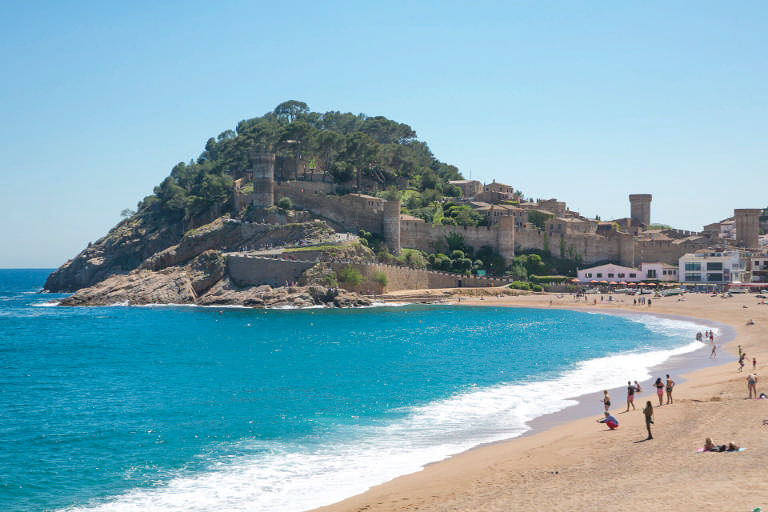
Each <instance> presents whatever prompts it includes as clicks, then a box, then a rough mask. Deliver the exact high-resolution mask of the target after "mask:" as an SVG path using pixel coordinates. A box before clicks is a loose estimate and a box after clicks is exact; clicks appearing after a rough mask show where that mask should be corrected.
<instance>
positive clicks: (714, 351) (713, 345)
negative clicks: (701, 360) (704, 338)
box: [709, 343, 717, 359]
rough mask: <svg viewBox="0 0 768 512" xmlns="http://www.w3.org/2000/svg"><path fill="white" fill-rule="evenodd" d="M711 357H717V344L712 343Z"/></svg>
mask: <svg viewBox="0 0 768 512" xmlns="http://www.w3.org/2000/svg"><path fill="white" fill-rule="evenodd" d="M709 358H710V359H717V345H715V344H714V343H713V344H712V353H711V354H709Z"/></svg>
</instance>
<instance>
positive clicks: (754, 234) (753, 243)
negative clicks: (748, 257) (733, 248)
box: [733, 208, 762, 249]
mask: <svg viewBox="0 0 768 512" xmlns="http://www.w3.org/2000/svg"><path fill="white" fill-rule="evenodd" d="M761 213H762V210H760V209H759V208H739V209H736V210H733V217H734V221H735V223H736V242H737V243H738V244H739V245H740V246H742V247H744V248H746V249H758V248H759V247H760V214H761Z"/></svg>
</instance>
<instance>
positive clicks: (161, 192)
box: [139, 100, 461, 219]
mask: <svg viewBox="0 0 768 512" xmlns="http://www.w3.org/2000/svg"><path fill="white" fill-rule="evenodd" d="M253 151H257V152H265V151H271V152H274V153H276V154H277V155H278V156H284V157H295V156H299V155H301V156H302V157H303V158H305V159H306V160H307V161H313V162H314V163H315V165H316V167H317V168H319V169H322V170H323V171H326V172H328V173H329V175H330V176H331V177H332V178H333V180H334V181H335V182H337V183H344V182H348V181H349V180H351V179H352V178H354V177H356V173H360V176H361V177H363V178H368V179H371V180H375V181H377V182H378V183H379V184H380V185H381V188H382V189H385V188H387V187H389V188H390V192H392V188H393V187H394V186H395V184H396V181H397V180H396V178H398V177H403V178H407V179H408V183H409V187H410V188H412V189H413V191H414V192H416V193H417V194H418V196H417V197H419V200H418V201H416V203H415V204H413V206H415V207H421V206H426V205H428V204H429V203H430V202H433V201H434V200H435V199H436V198H439V197H442V196H443V195H444V193H446V194H447V195H450V191H448V190H447V186H446V184H447V181H448V180H455V179H461V174H460V173H459V170H458V169H457V168H456V167H454V166H452V165H448V164H446V163H443V162H440V161H439V160H437V159H436V158H435V157H434V155H433V154H432V152H431V151H430V149H429V147H428V146H427V144H426V143H425V142H423V141H419V140H418V139H417V138H416V132H415V131H414V130H413V128H411V127H410V126H408V125H407V124H403V123H398V122H396V121H392V120H390V119H387V118H385V117H382V116H376V117H369V116H367V115H365V114H357V115H355V114H351V113H341V112H338V111H330V112H325V113H318V112H312V111H310V110H309V107H308V106H307V104H306V103H303V102H301V101H293V100H292V101H286V102H284V103H281V104H280V105H278V106H277V107H276V108H275V109H274V110H273V111H272V112H269V113H267V114H264V115H263V116H261V117H256V118H253V119H247V120H243V121H240V122H239V123H238V124H237V127H236V128H235V130H226V131H224V132H222V133H220V134H219V135H218V136H217V137H216V138H213V137H212V138H210V139H208V141H207V142H206V144H205V149H204V150H203V152H202V153H201V154H200V156H199V157H198V158H197V160H193V161H190V162H189V163H186V164H185V163H183V162H181V163H179V164H177V165H176V166H175V167H174V168H173V170H172V171H171V175H170V176H169V177H167V178H166V179H165V180H163V182H162V183H161V184H160V185H159V186H158V187H155V190H154V194H153V195H151V196H148V197H146V198H144V200H143V201H141V202H140V203H139V211H140V212H141V211H142V210H145V211H146V210H149V209H152V210H155V211H159V212H160V213H162V214H163V216H164V217H165V218H168V219H181V218H184V217H186V218H192V217H195V216H197V215H200V214H202V213H204V212H205V211H207V210H208V209H210V208H211V206H212V205H222V206H225V205H226V204H227V203H228V201H230V199H231V190H232V172H233V171H240V170H245V169H248V168H250V166H251V163H250V160H249V155H250V154H251V152H253Z"/></svg>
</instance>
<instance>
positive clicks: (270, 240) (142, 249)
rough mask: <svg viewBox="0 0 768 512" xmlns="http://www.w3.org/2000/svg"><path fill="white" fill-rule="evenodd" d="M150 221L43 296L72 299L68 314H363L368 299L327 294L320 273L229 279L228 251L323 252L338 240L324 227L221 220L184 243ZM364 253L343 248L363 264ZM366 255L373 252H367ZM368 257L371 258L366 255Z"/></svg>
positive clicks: (72, 268)
mask: <svg viewBox="0 0 768 512" xmlns="http://www.w3.org/2000/svg"><path fill="white" fill-rule="evenodd" d="M147 224H148V223H147V222H146V219H143V218H138V219H133V220H131V221H126V222H124V223H121V224H120V225H119V226H117V227H116V228H115V229H113V230H112V231H111V232H110V234H109V235H108V236H106V237H104V238H103V239H101V240H99V241H97V242H96V243H95V244H91V245H89V247H88V248H86V249H85V250H84V251H83V252H81V253H80V254H79V255H78V256H77V257H76V258H74V259H73V260H70V261H68V262H67V263H66V264H64V265H62V267H61V268H59V269H58V270H57V271H55V272H54V273H52V274H51V276H50V277H49V278H48V281H47V282H46V286H45V289H46V291H50V292H64V291H73V292H74V293H73V294H72V295H71V296H69V297H67V298H65V299H64V300H62V301H61V302H60V305H62V306H103V305H110V304H131V305H146V304H197V305H204V306H234V305H239V306H248V307H263V308H280V307H311V306H327V307H360V306H369V305H371V301H370V300H369V299H367V298H366V297H364V296H362V295H360V294H358V293H354V292H351V291H347V290H344V289H341V288H337V287H328V286H324V284H325V281H323V280H322V278H323V277H324V276H323V274H322V273H320V272H317V271H312V270H310V271H308V272H307V275H306V278H305V279H304V278H303V279H302V280H301V281H300V283H301V286H281V287H276V288H273V287H271V286H269V285H266V284H264V285H260V286H239V285H238V284H237V283H235V282H233V281H232V280H231V279H230V277H229V275H228V273H227V262H226V257H225V256H224V254H223V252H222V251H223V249H224V248H235V249H236V248H238V247H246V246H250V247H259V246H270V247H281V246H286V245H296V244H310V243H314V244H318V243H323V242H324V241H325V240H328V239H330V238H331V237H333V236H334V235H335V232H334V231H333V230H332V229H331V228H330V227H329V226H328V225H326V224H325V223H322V222H317V221H313V222H306V223H298V224H289V225H284V226H260V225H252V224H246V223H242V222H239V221H232V220H229V219H227V218H217V219H215V220H214V221H212V222H210V223H209V224H206V225H203V226H201V227H199V228H197V229H194V230H189V231H188V232H187V233H185V234H184V235H183V236H178V233H176V234H175V236H166V237H165V238H164V240H163V241H162V242H160V241H158V239H157V238H156V237H152V236H148V234H149V233H156V232H159V230H157V229H155V230H148V229H147ZM360 249H361V248H360V247H349V248H344V247H341V248H340V249H339V250H340V251H345V250H346V251H352V253H354V254H355V255H357V256H358V257H359V256H360V255H359V254H358V253H359V252H360ZM366 250H367V249H366ZM368 252H370V251H368Z"/></svg>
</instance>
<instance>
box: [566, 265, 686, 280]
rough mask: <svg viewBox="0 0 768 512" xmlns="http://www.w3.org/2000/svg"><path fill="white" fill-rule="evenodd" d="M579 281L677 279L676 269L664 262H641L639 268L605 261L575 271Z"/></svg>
mask: <svg viewBox="0 0 768 512" xmlns="http://www.w3.org/2000/svg"><path fill="white" fill-rule="evenodd" d="M576 276H577V279H578V280H579V282H581V283H590V282H592V281H597V282H601V281H606V282H608V283H611V282H614V283H620V282H622V281H623V282H625V283H639V282H640V281H661V282H670V281H677V280H678V270H677V267H676V266H674V265H668V264H666V263H641V264H640V269H636V268H632V267H624V266H622V265H614V264H613V263H607V264H605V265H598V266H596V267H591V268H585V269H582V270H578V271H576Z"/></svg>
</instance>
